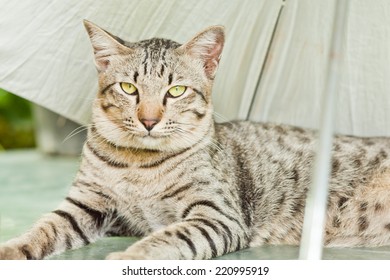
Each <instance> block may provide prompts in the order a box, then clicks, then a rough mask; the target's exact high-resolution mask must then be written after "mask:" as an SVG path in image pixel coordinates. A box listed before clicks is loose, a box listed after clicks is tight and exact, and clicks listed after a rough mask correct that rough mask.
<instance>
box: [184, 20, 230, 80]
mask: <svg viewBox="0 0 390 280" xmlns="http://www.w3.org/2000/svg"><path fill="white" fill-rule="evenodd" d="M224 42H225V28H224V27H223V26H219V25H216V26H210V27H209V28H206V29H205V30H203V31H202V32H200V33H198V34H197V35H196V36H195V37H193V38H192V39H191V40H190V41H188V42H187V43H186V44H184V45H182V46H181V47H180V48H181V49H183V50H184V52H186V53H188V54H190V55H192V56H195V57H198V58H201V59H202V60H203V63H204V69H205V72H206V75H207V77H208V78H209V79H214V76H215V73H216V71H217V68H218V64H219V60H220V58H221V53H222V49H223V45H224Z"/></svg>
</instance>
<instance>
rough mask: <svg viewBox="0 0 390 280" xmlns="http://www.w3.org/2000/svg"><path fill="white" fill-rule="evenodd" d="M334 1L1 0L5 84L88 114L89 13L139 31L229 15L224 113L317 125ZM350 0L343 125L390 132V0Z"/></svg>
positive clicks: (191, 26) (108, 25)
mask: <svg viewBox="0 0 390 280" xmlns="http://www.w3.org/2000/svg"><path fill="white" fill-rule="evenodd" d="M334 1H335V0H327V1H323V0H287V1H285V2H284V1H282V0H268V1H267V0H246V1H243V0H229V1H227V0H213V1H209V0H186V1H183V0H163V1H154V0H113V1H104V0H83V1H79V0H66V1H63V0H39V1H38V0H18V1H8V0H0V5H1V9H0V87H1V88H4V89H6V90H9V91H11V92H14V93H16V94H18V95H20V96H22V97H25V98H27V99H29V100H31V101H33V102H35V103H38V104H40V105H43V106H45V107H47V108H49V109H51V110H53V111H56V112H58V113H60V114H61V115H64V116H66V117H69V118H71V119H72V120H75V121H77V122H81V123H86V122H87V121H88V118H89V115H90V104H91V101H92V99H93V97H94V95H95V94H96V89H97V84H96V81H97V79H96V70H95V69H94V63H93V57H92V48H91V46H90V43H89V40H88V37H87V35H86V32H85V30H84V28H83V25H82V19H84V18H86V19H89V20H90V21H92V22H94V23H96V24H98V25H100V26H101V27H103V28H105V29H107V30H108V31H110V32H112V33H114V34H117V35H119V36H122V37H123V38H125V39H128V40H133V41H135V40H140V39H146V38H150V37H154V36H158V37H167V38H172V39H174V40H177V41H179V42H185V41H186V40H188V39H190V38H191V37H192V36H193V35H194V34H195V33H197V32H198V31H200V30H201V29H202V28H204V27H206V26H209V25H212V24H223V25H225V26H226V30H227V42H226V46H225V49H224V52H223V56H222V61H221V65H220V69H219V71H218V74H217V79H216V84H215V87H214V100H215V107H216V111H217V112H218V113H219V114H221V115H222V116H223V117H222V118H221V119H226V118H227V119H233V118H241V119H244V118H247V117H248V116H249V118H250V119H253V120H262V121H274V122H282V123H289V124H295V125H299V126H303V127H313V128H316V127H317V126H318V116H319V112H320V110H321V94H322V92H323V86H324V84H323V83H324V78H325V69H326V62H327V53H328V46H329V40H330V36H331V27H332V23H333V5H334ZM350 2H351V4H350V16H349V20H348V33H347V34H346V36H345V50H346V57H345V58H346V59H345V63H344V65H343V68H342V71H341V72H342V79H341V80H342V84H341V88H340V92H339V93H338V94H337V96H338V97H337V104H338V106H337V109H336V111H337V118H336V131H337V132H339V133H346V134H355V135H390V129H389V128H390V125H389V120H390V111H388V110H387V108H388V107H389V104H390V90H389V89H390V83H389V80H390V16H389V15H390V1H388V0H376V1H365V0H353V1H350ZM283 3H284V8H282V6H283ZM280 11H281V13H280V17H279V20H278V16H279V12H280ZM275 27H276V32H275V34H273V31H274V29H275ZM271 40H272V44H271ZM268 50H269V52H268ZM267 52H268V55H267ZM336 55H337V54H336Z"/></svg>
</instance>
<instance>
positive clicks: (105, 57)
mask: <svg viewBox="0 0 390 280" xmlns="http://www.w3.org/2000/svg"><path fill="white" fill-rule="evenodd" d="M84 26H85V29H86V30H87V32H88V35H89V38H90V40H91V43H92V47H93V50H94V54H95V64H96V68H97V70H98V71H99V72H104V71H105V70H106V69H107V67H108V65H109V64H110V63H111V61H112V60H113V59H115V56H117V55H120V54H124V53H129V50H130V48H128V47H126V46H124V45H123V44H122V43H123V41H122V40H121V39H120V38H118V37H116V36H114V35H112V34H110V33H109V32H107V31H105V30H103V29H102V28H100V27H99V26H97V25H95V24H93V23H92V22H90V21H88V20H84Z"/></svg>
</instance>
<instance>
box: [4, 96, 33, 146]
mask: <svg viewBox="0 0 390 280" xmlns="http://www.w3.org/2000/svg"><path fill="white" fill-rule="evenodd" d="M34 146H35V139H34V122H33V118H32V109H31V103H30V102H28V101H27V100H25V99H23V98H20V97H18V96H16V95H14V94H12V93H9V92H7V91H5V90H2V89H0V150H4V149H15V148H29V147H34Z"/></svg>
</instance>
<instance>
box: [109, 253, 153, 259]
mask: <svg viewBox="0 0 390 280" xmlns="http://www.w3.org/2000/svg"><path fill="white" fill-rule="evenodd" d="M146 259H147V258H146V257H145V256H143V255H140V254H135V253H131V252H114V253H110V254H109V255H108V256H107V257H106V260H146Z"/></svg>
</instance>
